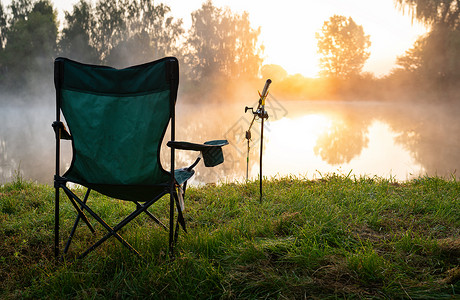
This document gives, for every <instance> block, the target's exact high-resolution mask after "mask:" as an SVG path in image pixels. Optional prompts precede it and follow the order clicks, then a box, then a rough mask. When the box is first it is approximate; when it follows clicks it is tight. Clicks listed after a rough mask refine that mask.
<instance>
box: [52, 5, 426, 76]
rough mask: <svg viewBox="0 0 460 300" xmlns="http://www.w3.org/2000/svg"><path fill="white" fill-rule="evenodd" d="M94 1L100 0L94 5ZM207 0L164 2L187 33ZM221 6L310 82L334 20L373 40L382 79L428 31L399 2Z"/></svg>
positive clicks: (370, 64) (271, 58)
mask: <svg viewBox="0 0 460 300" xmlns="http://www.w3.org/2000/svg"><path fill="white" fill-rule="evenodd" d="M92 1H93V2H94V1H95V0H92ZM204 1H205V0H187V1H185V0H184V1H178V0H164V1H156V2H155V3H160V2H163V3H165V4H167V5H168V6H169V7H171V13H172V15H173V16H174V17H175V18H182V19H183V21H184V28H185V29H186V30H188V28H190V25H191V16H190V14H191V12H193V11H195V10H197V9H199V8H201V5H202V3H203V2H204ZM52 2H53V3H54V5H55V7H56V8H57V9H58V12H59V17H60V18H62V17H63V11H64V10H68V11H70V10H71V9H72V5H73V4H74V3H76V2H77V1H76V0H70V1H69V0H54V1H53V0H52ZM213 4H214V5H215V6H217V7H229V8H230V9H231V10H232V11H233V12H234V13H241V12H243V11H247V12H248V13H249V19H250V22H251V26H252V27H253V28H258V27H260V28H261V34H260V36H259V41H260V42H261V43H262V44H263V45H264V46H265V51H264V55H263V58H264V64H277V65H280V66H282V67H283V68H284V69H285V70H286V71H287V72H288V73H289V74H296V73H300V74H302V75H303V76H306V77H316V76H317V75H318V71H319V67H318V62H319V55H318V54H317V40H316V38H315V33H316V32H319V31H320V30H321V27H322V25H323V23H324V21H327V20H328V19H329V18H330V17H331V16H333V15H335V14H337V15H343V16H346V17H352V18H353V20H354V21H355V22H356V23H357V24H358V25H362V26H363V29H364V32H365V34H368V35H370V39H371V43H372V45H371V47H370V52H371V56H370V58H369V59H368V61H367V62H366V64H365V66H364V68H363V71H367V72H371V73H374V75H376V76H377V77H380V76H383V75H385V74H388V73H389V72H390V71H391V69H392V68H394V66H395V61H396V58H397V56H400V55H403V54H404V53H405V51H406V50H408V49H409V48H411V47H412V45H413V44H414V42H415V41H416V40H417V38H418V37H419V36H420V35H422V34H424V33H426V32H427V28H426V27H425V26H424V25H422V24H419V23H416V22H415V21H414V22H412V19H411V17H410V16H409V15H407V14H406V15H404V14H403V13H402V12H401V11H400V10H399V9H397V8H396V6H395V3H394V0H304V1H300V0H297V1H296V0H283V1H279V2H274V1H267V0H232V1H228V0H227V1H225V0H214V1H213Z"/></svg>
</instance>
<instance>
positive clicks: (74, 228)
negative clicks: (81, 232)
mask: <svg viewBox="0 0 460 300" xmlns="http://www.w3.org/2000/svg"><path fill="white" fill-rule="evenodd" d="M90 192H91V189H90V188H88V189H87V190H86V194H85V198H84V199H83V203H85V204H86V202H87V201H88V197H89V193H90ZM80 209H81V210H83V207H80ZM80 218H81V215H80V214H78V215H77V218H76V219H75V223H74V224H73V227H72V230H71V231H70V236H69V238H68V239H67V243H66V245H65V248H64V254H66V253H67V252H68V251H69V247H70V243H71V242H72V238H73V236H74V234H75V231H76V230H77V226H78V222H79V221H80ZM89 229H90V230H91V233H95V231H94V229H93V228H92V227H89Z"/></svg>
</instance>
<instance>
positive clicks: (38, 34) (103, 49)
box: [0, 0, 460, 103]
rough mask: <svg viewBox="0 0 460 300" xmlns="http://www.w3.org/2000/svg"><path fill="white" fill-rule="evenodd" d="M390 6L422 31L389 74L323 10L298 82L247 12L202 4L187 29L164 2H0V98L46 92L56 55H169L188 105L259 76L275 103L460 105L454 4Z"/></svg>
mask: <svg viewBox="0 0 460 300" xmlns="http://www.w3.org/2000/svg"><path fill="white" fill-rule="evenodd" d="M395 8H397V9H400V11H401V13H403V12H405V13H409V14H410V15H411V16H412V18H413V19H414V20H418V21H421V22H424V23H425V24H427V25H429V26H430V28H431V30H430V31H429V33H427V34H426V35H424V36H422V37H420V38H419V39H418V40H417V41H416V42H415V43H414V45H413V47H412V48H411V49H409V50H407V51H406V53H403V54H402V55H401V56H400V57H398V59H397V67H395V68H394V69H393V70H392V72H391V73H390V74H389V75H387V76H384V77H381V78H376V77H375V76H374V75H373V74H371V73H366V72H362V66H363V65H364V63H365V61H366V60H367V58H368V57H369V55H370V53H369V52H368V48H369V46H370V42H369V36H366V35H365V33H364V32H365V28H362V26H360V25H358V24H355V23H354V21H353V20H352V19H351V18H347V17H345V16H332V17H331V18H330V19H329V20H325V22H324V26H323V28H322V29H321V31H320V32H318V33H317V36H316V38H317V40H318V53H319V54H320V55H321V56H322V58H321V67H322V72H321V76H320V77H319V78H306V77H304V76H302V75H300V74H296V75H288V74H287V72H286V71H285V70H284V69H283V68H282V66H278V65H264V63H263V49H264V46H263V43H262V41H260V40H259V35H260V28H252V27H251V25H250V22H249V15H248V13H242V14H238V13H233V12H232V11H231V10H230V9H229V8H220V7H216V6H214V4H213V3H212V2H211V1H209V0H208V1H207V2H204V3H203V4H202V7H201V8H200V9H198V10H196V11H194V12H193V13H192V24H191V27H190V28H188V29H186V28H184V26H183V22H182V20H181V19H177V18H174V12H173V11H171V9H170V8H169V7H168V6H167V5H164V4H156V5H154V4H153V1H149V0H97V1H89V0H80V2H78V3H77V4H75V5H74V6H73V8H72V10H71V11H66V12H65V17H64V20H63V21H62V24H61V26H59V22H58V20H57V11H56V10H55V8H54V7H53V4H52V2H50V1H49V0H38V1H36V0H13V1H12V2H11V4H10V5H8V6H4V5H3V4H1V2H0V92H1V93H2V97H0V102H1V103H6V102H8V101H13V100H10V99H13V98H12V97H10V96H11V95H15V96H17V97H15V98H14V99H21V100H14V101H22V102H29V101H32V100H34V99H39V98H41V97H43V96H44V95H46V96H48V95H50V94H51V93H52V90H53V88H52V82H53V60H54V58H56V57H58V56H64V57H68V58H70V59H74V60H78V61H81V62H85V63H89V64H104V65H110V66H114V67H117V68H122V67H127V66H130V65H134V64H140V63H143V62H147V61H151V60H155V59H158V58H161V57H164V56H176V57H178V58H179V61H180V67H181V93H182V95H183V98H185V99H186V100H188V101H196V102H200V101H211V100H215V101H234V100H238V99H240V98H241V95H242V94H243V93H246V91H248V90H249V89H250V90H251V91H253V90H254V88H261V86H260V85H261V84H263V82H264V80H265V79H266V78H271V79H272V80H273V83H274V84H273V85H272V89H271V92H272V94H273V95H276V97H277V98H278V99H280V100H373V101H376V100H378V101H406V100H411V101H412V100H418V101H430V102H439V103H445V102H454V101H455V102H460V97H459V91H460V85H459V84H458V82H460V51H459V49H460V28H459V24H460V8H459V4H458V1H457V0H445V1H435V2H433V1H430V0H395ZM344 32H346V33H347V35H344V34H341V33H344ZM350 33H351V34H350ZM332 35H336V36H334V38H331V36H332ZM388 47H391V45H388ZM343 57H348V58H350V57H352V58H353V59H348V60H344V59H343Z"/></svg>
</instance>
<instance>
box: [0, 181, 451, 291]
mask: <svg viewBox="0 0 460 300" xmlns="http://www.w3.org/2000/svg"><path fill="white" fill-rule="evenodd" d="M76 193H78V194H80V195H83V194H84V190H79V189H77V190H76ZM63 199H64V195H63ZM258 199H259V195H258V182H249V183H243V184H239V183H228V184H221V185H217V186H205V187H200V188H193V187H192V188H190V189H189V190H188V191H187V199H186V212H185V218H186V221H187V225H188V231H189V233H188V234H184V233H183V232H181V234H180V237H179V242H178V245H177V253H178V255H177V258H176V259H175V260H170V259H169V258H168V256H167V240H168V234H167V233H166V232H165V231H164V230H162V229H161V228H160V227H159V226H157V225H156V224H155V223H153V222H152V221H150V220H149V219H148V218H147V217H144V216H142V217H141V218H138V220H136V221H135V222H133V223H132V224H130V225H128V226H127V227H128V228H127V229H126V230H124V229H123V231H122V235H123V236H124V237H125V238H126V239H127V240H128V241H129V242H130V243H131V244H133V245H134V246H135V247H136V248H137V249H138V250H139V251H140V252H141V253H142V254H143V255H144V258H145V259H146V261H142V260H140V259H138V258H136V257H133V256H131V255H130V252H129V251H128V250H126V249H125V248H124V247H122V246H121V245H120V243H118V242H117V241H116V240H115V239H113V238H112V239H109V240H108V241H107V242H106V243H104V244H103V245H102V246H101V247H100V248H98V249H97V250H96V251H94V252H93V253H91V254H90V255H89V256H88V257H87V258H85V259H83V260H77V261H74V260H73V259H72V258H73V257H74V256H75V255H77V253H78V252H79V251H81V250H84V249H86V248H85V246H88V245H89V244H90V243H91V241H95V240H94V237H93V236H92V235H91V234H90V232H89V230H88V229H87V228H85V227H86V226H85V225H80V228H79V231H77V232H78V233H77V235H76V237H75V243H74V244H73V245H72V247H71V249H70V253H69V254H68V256H67V258H68V260H66V261H63V262H59V263H57V262H56V261H55V260H54V258H53V228H54V227H53V226H54V219H53V213H52V212H53V205H54V189H53V188H52V187H50V186H45V185H37V184H33V183H30V182H26V181H24V180H22V179H21V178H20V176H17V178H16V179H15V180H14V181H13V182H12V183H8V184H5V185H4V186H2V187H1V188H0V240H1V241H2V242H1V243H2V247H1V248H0V298H2V299H18V298H21V299H23V298H24V299H37V298H51V299H56V298H66V299H67V298H74V299H86V298H89V299H94V298H97V299H100V298H106V299H122V298H133V299H144V298H153V299H234V298H238V299H240V298H242V299H247V298H249V299H258V298H280V299H285V298H288V299H302V298H313V299H328V298H333V299H336V298H366V299H367V298H377V299H386V298H407V299H427V298H428V299H429V298H433V299H443V298H445V299H453V298H456V297H458V298H459V299H460V296H459V295H460V182H458V181H457V180H456V179H455V178H452V179H441V178H437V177H421V178H417V179H414V180H411V181H407V182H403V183H398V182H396V181H394V180H391V179H382V178H368V177H362V178H352V177H346V176H337V175H328V176H325V177H324V178H323V179H320V180H315V181H310V180H305V179H302V178H295V177H286V178H281V179H272V180H267V181H265V182H264V201H263V203H262V204H260V203H259V201H258ZM89 201H90V202H91V203H93V205H94V207H95V210H96V211H98V212H100V213H101V215H102V216H103V217H104V218H106V219H107V221H108V222H109V223H112V224H114V223H115V222H116V221H117V220H119V219H120V218H121V217H122V215H123V214H126V213H129V212H130V210H131V209H132V208H133V205H132V204H131V203H129V202H123V201H117V200H110V199H108V198H106V197H104V196H102V195H98V194H95V195H94V198H92V199H90V200H89ZM62 202H63V203H62V205H61V210H62V216H61V224H62V227H61V230H62V231H61V232H63V231H65V232H68V231H69V230H70V228H71V226H72V225H73V224H72V222H73V218H74V217H75V213H74V212H73V207H72V206H71V204H70V203H69V201H62ZM168 204H169V203H168V199H162V200H160V201H159V202H158V203H157V204H155V205H154V207H153V208H152V209H151V211H152V213H154V214H156V215H157V216H159V217H160V219H161V220H162V221H163V222H164V223H167V216H168ZM91 221H92V220H91ZM94 224H95V223H94ZM95 227H96V231H97V234H98V235H101V234H103V233H104V229H103V228H101V226H100V225H96V226H95ZM63 238H64V237H62V239H63ZM63 243H64V242H63ZM62 247H63V246H62Z"/></svg>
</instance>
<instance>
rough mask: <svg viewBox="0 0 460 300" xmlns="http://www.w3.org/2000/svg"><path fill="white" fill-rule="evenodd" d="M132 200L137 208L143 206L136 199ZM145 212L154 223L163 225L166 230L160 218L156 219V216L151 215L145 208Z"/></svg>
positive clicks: (166, 228)
mask: <svg viewBox="0 0 460 300" xmlns="http://www.w3.org/2000/svg"><path fill="white" fill-rule="evenodd" d="M133 202H134V203H135V204H136V206H137V207H138V208H139V207H142V206H143V205H142V204H140V203H139V202H137V201H133ZM145 214H146V215H147V216H149V217H150V218H151V219H152V220H153V221H155V223H157V224H158V225H160V226H161V227H163V228H164V229H165V230H166V231H167V230H168V227H166V225H165V224H163V223H162V222H161V221H160V220H158V218H157V217H155V216H154V215H152V214H151V213H150V212H149V211H148V210H145Z"/></svg>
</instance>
